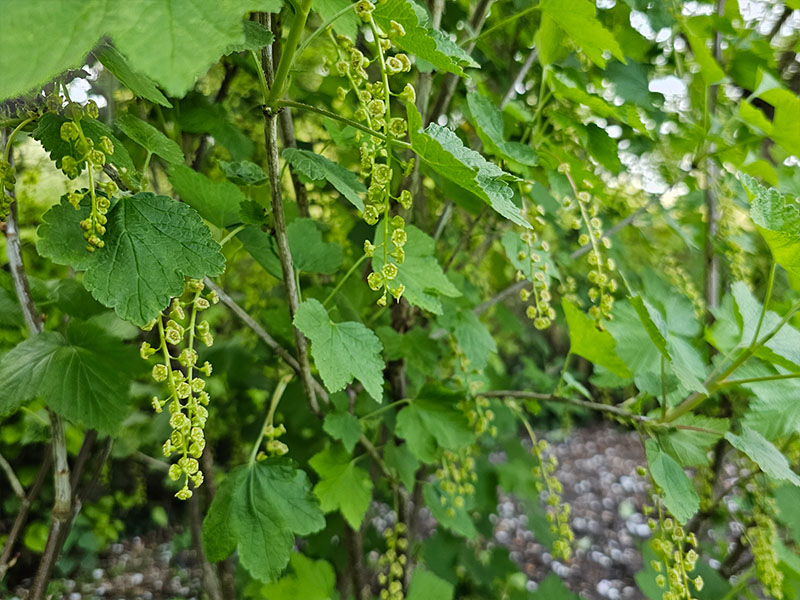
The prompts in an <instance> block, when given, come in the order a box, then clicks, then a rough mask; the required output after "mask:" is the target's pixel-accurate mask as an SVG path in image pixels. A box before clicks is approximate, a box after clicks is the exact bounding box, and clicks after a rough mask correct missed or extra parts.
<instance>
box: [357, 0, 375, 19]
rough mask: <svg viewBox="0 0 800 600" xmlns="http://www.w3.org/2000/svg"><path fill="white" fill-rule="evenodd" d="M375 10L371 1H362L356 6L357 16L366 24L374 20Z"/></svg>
mask: <svg viewBox="0 0 800 600" xmlns="http://www.w3.org/2000/svg"><path fill="white" fill-rule="evenodd" d="M373 10H375V5H374V4H373V3H372V2H369V0H361V1H360V2H359V3H358V4H356V14H357V15H358V16H359V17H360V18H361V20H362V21H364V22H365V23H369V21H370V19H371V18H372V11H373Z"/></svg>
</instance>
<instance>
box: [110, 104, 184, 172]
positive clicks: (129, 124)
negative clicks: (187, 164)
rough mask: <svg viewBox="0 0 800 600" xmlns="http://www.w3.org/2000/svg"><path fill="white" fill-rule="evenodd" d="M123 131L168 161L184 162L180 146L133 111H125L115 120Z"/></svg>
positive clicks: (146, 148)
mask: <svg viewBox="0 0 800 600" xmlns="http://www.w3.org/2000/svg"><path fill="white" fill-rule="evenodd" d="M115 123H116V125H117V127H119V128H120V130H121V131H122V133H124V134H125V135H127V136H128V137H129V138H131V139H132V140H133V141H134V142H136V143H137V144H139V145H140V146H142V147H143V148H144V149H145V150H147V151H148V152H152V153H153V154H156V155H158V156H160V157H161V158H163V159H164V160H165V161H167V162H168V163H174V164H183V161H184V159H185V157H184V156H183V151H182V150H181V148H180V146H178V144H176V143H175V142H174V141H172V140H171V139H169V138H168V137H167V136H165V135H164V134H163V133H161V132H160V131H159V130H158V129H156V128H155V127H153V126H152V125H150V123H148V122H146V121H142V120H141V119H140V118H139V117H137V116H135V115H132V114H131V113H125V114H124V115H122V116H120V117H118V118H117V120H116V121H115Z"/></svg>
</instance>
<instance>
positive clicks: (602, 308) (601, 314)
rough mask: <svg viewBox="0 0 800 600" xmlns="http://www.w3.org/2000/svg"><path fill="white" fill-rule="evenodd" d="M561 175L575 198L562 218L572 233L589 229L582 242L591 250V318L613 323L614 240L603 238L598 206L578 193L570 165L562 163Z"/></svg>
mask: <svg viewBox="0 0 800 600" xmlns="http://www.w3.org/2000/svg"><path fill="white" fill-rule="evenodd" d="M558 171H559V173H562V174H563V175H565V176H566V178H567V180H568V181H569V184H570V187H571V188H572V192H573V194H574V196H575V198H574V199H573V198H564V199H563V200H562V202H561V209H560V211H561V214H562V218H564V219H565V220H566V222H567V224H568V225H569V227H571V228H572V229H574V230H576V231H580V230H582V229H584V228H585V232H584V233H581V234H580V236H579V238H578V244H580V245H581V246H586V245H589V246H591V248H590V250H589V252H588V253H587V262H588V263H589V269H590V270H589V275H588V279H589V283H591V284H592V286H591V287H590V288H589V299H590V300H591V301H592V307H591V308H590V309H589V315H590V316H591V317H592V318H593V319H594V320H595V321H597V323H598V325H599V324H600V322H601V320H602V319H607V320H611V318H612V316H611V309H612V308H613V307H614V296H613V294H614V292H615V291H616V290H617V281H616V280H615V279H613V277H612V273H613V272H614V271H615V270H616V265H615V264H614V259H613V258H606V257H605V251H606V250H608V249H610V248H611V239H610V238H608V237H606V236H604V235H603V222H602V221H601V220H600V217H599V216H598V208H597V204H596V203H594V202H593V201H592V195H591V194H590V193H589V192H587V191H580V192H579V191H578V188H577V186H576V185H575V181H574V180H573V178H572V176H571V175H570V168H569V165H568V164H565V163H562V164H560V165H559V167H558Z"/></svg>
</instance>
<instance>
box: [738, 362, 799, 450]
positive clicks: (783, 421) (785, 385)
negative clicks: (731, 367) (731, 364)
mask: <svg viewBox="0 0 800 600" xmlns="http://www.w3.org/2000/svg"><path fill="white" fill-rule="evenodd" d="M782 372H783V371H781V373H782ZM777 374H779V373H776V371H775V369H773V368H767V367H766V366H764V365H763V364H759V363H754V362H752V361H751V362H748V363H745V364H743V365H742V366H741V367H739V368H738V369H737V370H736V375H735V378H736V379H748V378H753V377H769V376H774V375H777ZM732 378H733V377H732ZM742 387H743V388H745V389H746V390H748V391H750V392H751V393H752V394H753V396H754V397H753V398H751V399H750V400H749V401H748V402H747V410H746V411H745V413H744V416H743V417H742V424H743V425H745V426H747V427H749V428H750V429H753V430H754V431H757V432H758V433H760V434H761V435H763V436H764V437H765V438H767V439H768V440H775V439H777V438H781V437H785V436H789V435H792V433H793V432H795V431H797V428H798V427H800V402H798V401H797V399H798V398H800V378H797V379H784V380H777V381H753V382H750V383H743V384H742Z"/></svg>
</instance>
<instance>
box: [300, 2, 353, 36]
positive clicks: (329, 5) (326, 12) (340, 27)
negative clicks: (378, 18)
mask: <svg viewBox="0 0 800 600" xmlns="http://www.w3.org/2000/svg"><path fill="white" fill-rule="evenodd" d="M352 5H353V3H352V2H350V0H311V8H312V9H313V10H314V12H316V13H319V16H320V17H322V19H323V20H324V21H327V20H328V19H331V18H333V16H334V15H336V13H338V12H339V11H341V10H342V9H344V8H346V7H348V6H352ZM359 25H361V19H359V18H358V15H357V14H356V11H355V9H351V10H349V11H347V12H345V13H344V14H343V15H342V16H341V17H339V18H338V19H336V20H335V21H334V22H333V30H334V31H335V32H336V33H337V34H339V35H346V36H347V37H349V38H350V39H353V40H354V39H356V37H358V27H359Z"/></svg>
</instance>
